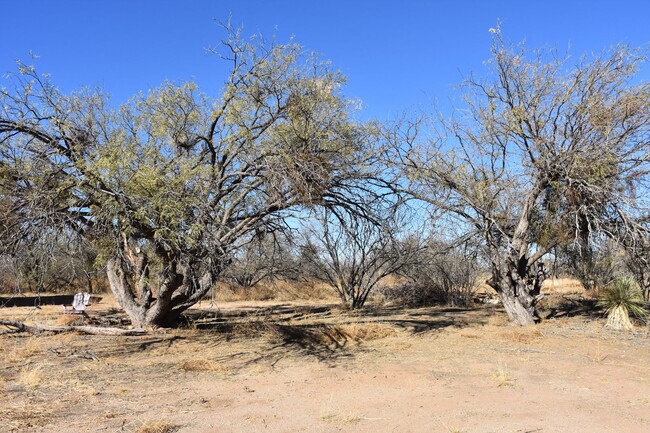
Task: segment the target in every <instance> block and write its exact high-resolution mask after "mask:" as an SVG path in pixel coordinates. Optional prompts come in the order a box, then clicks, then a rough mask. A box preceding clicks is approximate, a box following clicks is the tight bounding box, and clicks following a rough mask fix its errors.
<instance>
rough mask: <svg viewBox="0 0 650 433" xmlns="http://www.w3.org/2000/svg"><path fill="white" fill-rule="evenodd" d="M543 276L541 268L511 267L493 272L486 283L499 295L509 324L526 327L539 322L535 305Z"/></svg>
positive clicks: (538, 297)
mask: <svg viewBox="0 0 650 433" xmlns="http://www.w3.org/2000/svg"><path fill="white" fill-rule="evenodd" d="M522 271H523V272H522ZM521 274H523V275H521ZM544 276H545V274H544V270H543V267H541V266H534V267H532V268H523V269H520V270H518V269H516V268H514V266H513V267H512V268H511V269H506V270H502V271H501V272H493V276H492V278H491V279H490V280H488V282H487V283H488V284H489V285H490V286H491V287H492V288H493V289H494V290H495V291H496V292H497V293H498V294H499V297H500V298H501V302H502V303H503V308H504V309H505V310H506V314H508V318H509V319H510V322H511V323H513V324H515V325H521V326H527V325H534V324H536V323H538V322H539V320H540V319H539V314H538V312H537V308H536V305H537V302H538V301H539V299H541V296H540V289H541V286H542V283H543V281H544Z"/></svg>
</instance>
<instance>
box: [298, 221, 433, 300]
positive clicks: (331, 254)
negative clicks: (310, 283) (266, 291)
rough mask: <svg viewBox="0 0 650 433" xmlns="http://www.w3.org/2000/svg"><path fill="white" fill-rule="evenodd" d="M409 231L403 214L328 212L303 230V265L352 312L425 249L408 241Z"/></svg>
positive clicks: (417, 243)
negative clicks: (385, 279)
mask: <svg viewBox="0 0 650 433" xmlns="http://www.w3.org/2000/svg"><path fill="white" fill-rule="evenodd" d="M408 228H409V224H408V222H407V221H406V220H405V219H404V213H403V212H401V211H395V210H394V209H391V210H388V209H384V210H382V211H381V212H377V211H375V212H374V215H373V218H358V217H355V216H354V215H352V214H350V213H347V212H333V211H330V210H323V211H322V212H319V213H318V214H317V215H315V216H314V217H313V218H312V219H311V224H309V225H308V226H307V227H306V228H305V230H304V231H303V238H304V242H303V247H302V248H303V254H302V261H303V262H304V263H305V264H306V265H307V266H308V269H309V271H308V272H309V275H310V276H311V277H312V278H315V279H317V280H320V281H323V282H325V283H327V284H329V285H331V286H332V287H334V289H336V291H337V293H338V294H339V297H340V298H341V301H342V302H344V303H345V304H346V305H347V306H348V307H349V308H351V309H357V308H362V307H363V306H364V305H365V303H366V301H367V299H368V296H369V295H370V293H371V292H372V291H373V289H375V288H376V287H377V286H378V285H379V284H380V282H381V280H382V279H383V278H385V277H387V276H389V275H392V274H396V273H397V272H398V271H400V269H402V268H404V267H406V266H408V265H411V264H412V263H413V261H414V260H416V259H417V258H418V254H417V253H418V251H419V250H420V249H421V248H422V245H421V244H420V243H419V242H409V241H410V240H411V239H408V238H407V237H406V236H407V233H408V231H407V230H408Z"/></svg>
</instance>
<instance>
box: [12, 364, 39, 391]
mask: <svg viewBox="0 0 650 433" xmlns="http://www.w3.org/2000/svg"><path fill="white" fill-rule="evenodd" d="M18 381H19V382H20V383H22V384H23V386H24V387H25V389H27V390H29V391H33V390H35V389H36V388H38V387H39V386H40V385H41V383H42V382H43V367H42V366H41V365H36V366H33V367H25V368H23V369H22V370H21V371H20V373H19V375H18Z"/></svg>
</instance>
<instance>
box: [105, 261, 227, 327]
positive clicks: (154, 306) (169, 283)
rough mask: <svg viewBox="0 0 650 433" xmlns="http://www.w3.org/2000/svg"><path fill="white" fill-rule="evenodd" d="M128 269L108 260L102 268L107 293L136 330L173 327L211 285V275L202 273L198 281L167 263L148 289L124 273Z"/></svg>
mask: <svg viewBox="0 0 650 433" xmlns="http://www.w3.org/2000/svg"><path fill="white" fill-rule="evenodd" d="M125 269H126V270H125ZM128 269H129V268H128V264H126V263H124V262H123V261H121V260H120V259H119V258H112V259H110V260H109V261H108V264H107V266H106V272H107V275H108V281H109V284H110V287H111V291H112V292H113V294H114V295H115V298H116V300H117V301H118V303H119V304H120V306H121V307H122V308H123V309H124V311H125V312H126V314H127V315H128V316H129V318H130V319H131V323H132V325H133V326H134V327H136V328H144V329H150V328H159V327H170V326H173V325H175V324H176V322H177V321H178V318H179V317H180V315H181V314H182V313H183V312H184V311H185V310H187V309H188V308H190V307H191V306H192V305H194V304H196V303H197V302H199V301H200V300H201V298H202V297H203V296H204V295H205V294H207V293H208V291H209V290H210V288H211V287H212V285H213V283H214V273H213V272H210V271H206V272H205V273H204V274H203V275H202V276H201V277H200V278H198V277H197V276H196V275H195V274H194V273H193V272H192V270H191V269H190V267H189V266H187V267H180V266H178V265H177V264H176V263H175V262H170V263H166V264H164V265H163V267H162V269H163V270H162V271H161V272H160V273H159V275H158V282H157V285H156V287H155V288H154V290H151V289H149V288H148V287H147V288H144V287H143V286H142V285H141V284H140V282H139V281H140V276H139V275H137V274H136V275H132V274H128ZM133 281H136V283H135V284H134V283H132V282H133Z"/></svg>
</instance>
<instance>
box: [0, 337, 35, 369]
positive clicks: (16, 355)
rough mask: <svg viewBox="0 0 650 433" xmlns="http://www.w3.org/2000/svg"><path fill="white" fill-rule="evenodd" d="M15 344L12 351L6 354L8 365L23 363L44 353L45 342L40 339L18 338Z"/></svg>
mask: <svg viewBox="0 0 650 433" xmlns="http://www.w3.org/2000/svg"><path fill="white" fill-rule="evenodd" d="M14 344H15V345H14V347H13V348H12V349H9V350H7V351H6V352H5V356H4V358H5V363H7V364H20V363H23V362H25V361H28V360H30V359H31V358H33V357H34V356H35V355H37V354H39V353H41V352H42V351H43V340H42V339H41V338H39V337H28V338H17V339H15V340H14ZM5 349H7V348H6V347H5Z"/></svg>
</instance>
